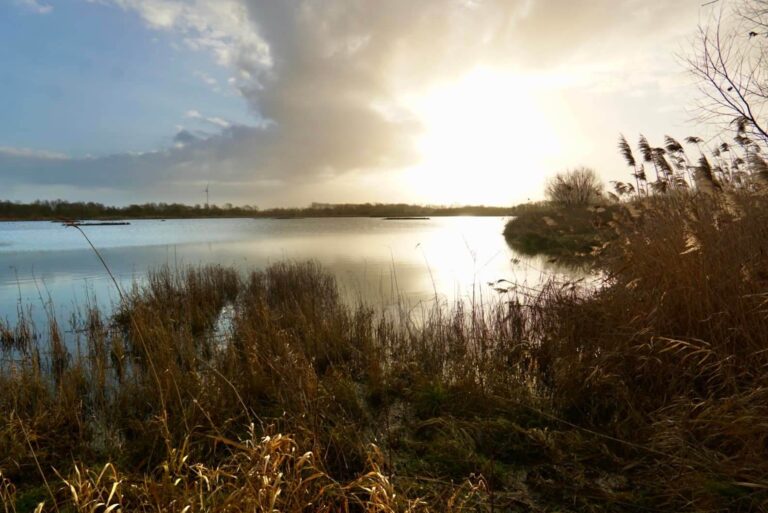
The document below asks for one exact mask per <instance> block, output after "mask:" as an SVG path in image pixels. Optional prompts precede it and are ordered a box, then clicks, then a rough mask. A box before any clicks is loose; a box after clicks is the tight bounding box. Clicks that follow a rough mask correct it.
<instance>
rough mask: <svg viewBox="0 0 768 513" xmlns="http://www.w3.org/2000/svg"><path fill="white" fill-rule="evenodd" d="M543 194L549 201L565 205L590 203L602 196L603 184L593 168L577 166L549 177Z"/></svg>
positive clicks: (595, 201)
mask: <svg viewBox="0 0 768 513" xmlns="http://www.w3.org/2000/svg"><path fill="white" fill-rule="evenodd" d="M544 194H545V195H546V197H547V199H548V200H549V201H551V202H553V203H558V204H560V205H563V206H566V207H575V206H584V205H591V204H594V203H597V202H599V201H600V199H601V198H602V197H603V184H602V183H601V182H600V178H599V177H598V176H597V173H595V171H594V170H593V169H590V168H588V167H579V168H576V169H573V170H569V171H565V172H564V173H558V174H556V175H555V176H554V177H553V178H550V179H549V180H548V181H547V184H546V186H545V189H544Z"/></svg>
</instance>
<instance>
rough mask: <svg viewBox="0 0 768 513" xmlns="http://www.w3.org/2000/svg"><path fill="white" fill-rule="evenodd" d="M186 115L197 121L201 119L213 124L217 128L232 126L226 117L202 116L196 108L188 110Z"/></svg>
mask: <svg viewBox="0 0 768 513" xmlns="http://www.w3.org/2000/svg"><path fill="white" fill-rule="evenodd" d="M186 116H187V118H189V119H196V120H199V121H203V122H205V123H208V124H211V125H214V126H216V127H218V128H230V127H231V126H232V123H230V122H229V121H227V120H226V119H223V118H220V117H217V116H213V117H207V116H203V115H202V114H200V112H199V111H197V110H188V111H187V114H186Z"/></svg>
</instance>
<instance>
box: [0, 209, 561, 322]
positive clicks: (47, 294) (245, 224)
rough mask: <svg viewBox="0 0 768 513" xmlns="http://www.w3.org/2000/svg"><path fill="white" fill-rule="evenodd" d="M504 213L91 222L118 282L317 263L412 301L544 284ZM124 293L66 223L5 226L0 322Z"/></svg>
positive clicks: (378, 294)
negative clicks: (509, 235)
mask: <svg viewBox="0 0 768 513" xmlns="http://www.w3.org/2000/svg"><path fill="white" fill-rule="evenodd" d="M506 220H507V219H506V218H502V217H441V218H440V217H439V218H432V219H429V220H384V219H378V218H323V219H286V220H280V219H184V220H168V221H160V220H134V221H131V224H130V225H129V226H88V227H83V231H84V232H85V233H86V234H87V235H88V237H89V238H90V239H91V241H92V242H93V244H94V246H96V248H98V249H99V251H100V252H101V254H102V256H103V257H104V259H105V261H106V262H107V264H108V266H109V268H110V270H111V271H112V273H113V274H114V275H115V276H116V278H117V279H118V281H119V282H120V283H121V284H122V286H124V287H127V286H129V285H130V284H131V283H132V282H134V281H136V280H138V281H140V280H141V279H142V277H143V276H144V275H145V273H146V272H147V270H148V269H150V268H155V267H159V266H163V265H169V266H172V267H176V266H178V267H181V266H185V265H200V264H209V263H217V264H224V265H231V266H235V267H236V268H238V269H241V270H244V271H247V270H250V269H260V268H264V267H265V266H267V265H269V264H270V263H272V262H277V261H282V260H286V259H288V260H296V261H303V260H307V259H313V260H316V261H318V262H320V263H321V264H323V265H324V266H325V267H326V268H327V269H329V270H330V271H332V272H333V273H334V274H335V275H336V276H337V278H338V280H339V283H340V284H341V286H342V288H343V292H344V294H345V297H346V298H347V299H349V300H363V301H365V302H368V303H372V304H382V303H383V304H385V305H386V304H392V303H393V302H394V301H396V300H397V299H398V298H400V299H402V298H405V299H406V300H407V301H408V302H410V303H412V304H415V303H418V302H419V301H423V300H431V299H433V298H435V297H436V296H437V297H439V298H441V299H443V300H447V301H453V300H456V299H463V298H472V297H473V296H474V297H477V295H478V294H487V293H491V294H493V293H494V292H493V290H492V287H490V286H489V285H488V283H489V282H496V281H497V280H501V279H505V280H510V281H512V282H518V283H523V284H528V285H535V284H537V283H538V282H539V281H540V280H541V279H542V277H544V276H548V275H549V274H550V273H551V272H553V270H552V268H551V266H548V265H547V263H546V262H545V260H543V259H530V258H521V257H519V256H518V255H516V254H515V253H514V252H513V251H512V250H511V249H510V248H509V247H508V246H507V244H506V242H505V240H504V237H503V236H502V234H501V233H502V230H503V228H504V224H505V222H506ZM117 297H118V296H117V293H116V290H115V288H114V285H113V284H112V282H111V280H110V279H109V276H108V274H107V273H106V272H105V269H104V267H103V265H102V264H101V262H100V261H99V259H98V258H97V256H96V255H95V254H94V252H93V251H92V250H91V248H90V246H89V245H88V242H87V241H86V240H85V238H84V237H83V236H82V234H80V233H79V232H78V231H77V230H76V229H74V228H71V227H65V226H62V225H61V224H60V223H54V222H47V221H37V222H0V317H2V318H6V319H8V320H11V321H13V320H15V318H16V316H17V310H18V308H19V305H25V306H26V305H31V308H32V311H33V315H34V316H35V317H38V316H40V315H44V314H45V313H46V312H45V310H44V308H43V306H44V305H45V304H46V303H49V306H48V308H49V310H50V309H51V308H52V309H54V311H55V312H56V314H57V316H59V317H65V318H66V317H68V316H70V315H71V314H72V312H73V311H74V310H75V305H83V304H85V303H87V302H93V301H96V302H97V303H98V304H99V305H101V306H107V307H108V306H109V305H110V304H112V303H113V302H114V301H115V300H116V299H117Z"/></svg>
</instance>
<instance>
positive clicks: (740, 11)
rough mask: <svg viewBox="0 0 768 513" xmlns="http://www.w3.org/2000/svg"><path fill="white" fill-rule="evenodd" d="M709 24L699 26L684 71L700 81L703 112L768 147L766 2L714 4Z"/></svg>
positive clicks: (758, 0) (755, 0)
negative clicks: (728, 4)
mask: <svg viewBox="0 0 768 513" xmlns="http://www.w3.org/2000/svg"><path fill="white" fill-rule="evenodd" d="M715 8H716V9H718V11H717V12H716V14H715V15H714V16H713V17H712V20H711V23H710V24H709V25H704V26H701V27H699V33H698V38H697V41H696V45H695V52H694V54H693V55H691V56H690V57H689V58H688V59H687V62H688V66H689V68H690V70H691V71H692V72H693V74H694V76H695V77H697V78H698V79H699V81H700V90H701V92H702V93H703V97H704V100H703V102H702V104H701V105H700V106H701V111H702V113H703V116H704V117H705V118H707V119H709V120H714V121H717V122H720V123H722V122H725V123H727V124H730V125H735V126H736V128H737V131H738V132H739V133H740V134H744V135H749V136H752V137H755V138H756V139H758V140H761V141H762V142H763V143H768V119H766V117H765V114H766V113H765V112H764V111H765V109H766V107H768V0H739V3H738V5H737V6H736V8H735V9H733V10H731V11H727V10H726V9H727V6H726V5H724V4H723V5H721V3H720V2H717V3H716V5H715Z"/></svg>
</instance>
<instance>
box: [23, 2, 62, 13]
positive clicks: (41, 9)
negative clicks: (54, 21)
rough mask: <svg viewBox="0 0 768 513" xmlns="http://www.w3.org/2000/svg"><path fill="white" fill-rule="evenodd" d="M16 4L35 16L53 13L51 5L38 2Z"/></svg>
mask: <svg viewBox="0 0 768 513" xmlns="http://www.w3.org/2000/svg"><path fill="white" fill-rule="evenodd" d="M16 3H17V4H19V5H22V6H24V7H26V8H27V9H30V10H31V11H32V12H35V13H37V14H49V13H50V12H52V11H53V6H52V5H49V4H46V3H42V2H40V1H39V0H16Z"/></svg>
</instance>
